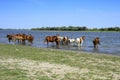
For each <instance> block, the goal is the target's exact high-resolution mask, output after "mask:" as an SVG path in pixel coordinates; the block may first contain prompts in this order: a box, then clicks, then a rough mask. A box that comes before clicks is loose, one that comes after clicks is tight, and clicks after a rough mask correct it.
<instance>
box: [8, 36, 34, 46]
mask: <svg viewBox="0 0 120 80" xmlns="http://www.w3.org/2000/svg"><path fill="white" fill-rule="evenodd" d="M6 37H7V38H8V41H9V42H11V41H12V42H14V43H15V42H16V41H18V43H22V44H25V43H26V41H28V42H29V43H33V40H34V37H33V36H32V35H31V34H29V35H26V34H7V36H6Z"/></svg>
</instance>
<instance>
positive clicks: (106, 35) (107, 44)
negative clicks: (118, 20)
mask: <svg viewBox="0 0 120 80" xmlns="http://www.w3.org/2000/svg"><path fill="white" fill-rule="evenodd" d="M17 33H22V34H23V33H25V34H32V35H33V36H34V42H33V44H32V45H31V46H33V47H42V48H48V47H49V48H55V46H53V44H51V43H50V44H49V45H48V46H47V44H45V43H44V39H45V37H46V36H53V35H56V34H59V35H60V36H68V37H69V38H77V37H80V36H85V37H86V40H85V41H84V43H83V46H82V47H81V48H78V47H76V46H73V45H70V46H60V49H65V50H74V51H86V52H94V53H104V54H113V55H120V32H75V31H72V32H69V31H31V30H0V43H4V44H14V43H13V42H11V43H9V42H8V39H7V38H6V35H7V34H17ZM95 37H100V40H101V45H100V46H99V48H98V49H94V48H93V43H92V40H93V39H94V38H95ZM26 45H28V44H26Z"/></svg>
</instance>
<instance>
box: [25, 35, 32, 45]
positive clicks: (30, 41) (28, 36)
mask: <svg viewBox="0 0 120 80" xmlns="http://www.w3.org/2000/svg"><path fill="white" fill-rule="evenodd" d="M26 37H27V38H26V40H28V42H29V43H33V40H34V37H33V36H32V35H31V34H29V35H27V36H26Z"/></svg>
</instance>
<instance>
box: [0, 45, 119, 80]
mask: <svg viewBox="0 0 120 80" xmlns="http://www.w3.org/2000/svg"><path fill="white" fill-rule="evenodd" d="M119 79H120V56H113V55H105V54H100V53H86V52H77V51H67V50H60V49H49V48H34V47H30V46H22V45H8V44H0V80H119Z"/></svg>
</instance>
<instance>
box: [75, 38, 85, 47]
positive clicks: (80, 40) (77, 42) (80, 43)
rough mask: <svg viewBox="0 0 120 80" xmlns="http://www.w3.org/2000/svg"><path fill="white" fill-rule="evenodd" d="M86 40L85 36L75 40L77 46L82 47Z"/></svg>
mask: <svg viewBox="0 0 120 80" xmlns="http://www.w3.org/2000/svg"><path fill="white" fill-rule="evenodd" d="M84 40H85V36H82V37H80V38H76V39H75V43H76V44H77V46H78V47H79V46H82V45H83V41H84Z"/></svg>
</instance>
